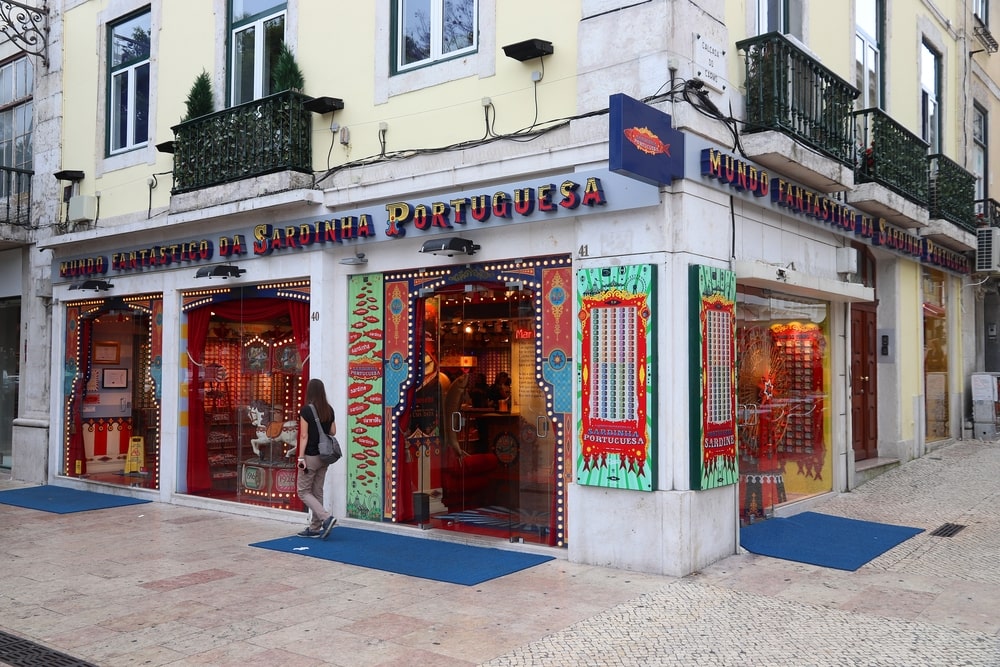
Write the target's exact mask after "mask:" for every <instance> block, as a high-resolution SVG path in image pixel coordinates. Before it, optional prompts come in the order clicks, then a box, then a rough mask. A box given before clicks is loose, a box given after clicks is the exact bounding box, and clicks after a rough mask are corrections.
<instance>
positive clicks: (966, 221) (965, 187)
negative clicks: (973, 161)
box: [927, 153, 976, 233]
mask: <svg viewBox="0 0 1000 667" xmlns="http://www.w3.org/2000/svg"><path fill="white" fill-rule="evenodd" d="M927 161H928V167H929V169H928V175H929V177H930V179H929V180H930V216H931V218H941V219H944V220H948V221H949V222H953V223H955V224H956V225H957V226H959V227H961V228H962V229H964V230H966V231H969V232H972V233H975V230H976V213H975V198H976V177H975V176H974V175H973V174H971V173H969V172H968V171H966V170H965V169H962V167H960V166H959V165H958V164H957V163H955V162H953V161H952V160H949V159H948V158H947V157H945V156H944V155H942V154H940V153H938V154H937V155H930V156H928V158H927Z"/></svg>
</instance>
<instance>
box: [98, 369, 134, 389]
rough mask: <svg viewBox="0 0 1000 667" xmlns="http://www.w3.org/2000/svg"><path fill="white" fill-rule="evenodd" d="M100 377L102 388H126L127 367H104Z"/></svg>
mask: <svg viewBox="0 0 1000 667" xmlns="http://www.w3.org/2000/svg"><path fill="white" fill-rule="evenodd" d="M101 377H102V378H103V380H102V382H101V386H102V387H103V388H104V389H128V369H127V368H105V369H104V372H103V373H102V374H101Z"/></svg>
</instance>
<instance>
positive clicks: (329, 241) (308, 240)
mask: <svg viewBox="0 0 1000 667" xmlns="http://www.w3.org/2000/svg"><path fill="white" fill-rule="evenodd" d="M659 203H660V193H659V189H658V188H657V187H656V186H655V185H651V184H648V183H643V182H640V181H636V180H634V179H631V178H628V177H625V176H621V175H618V174H615V173H612V172H611V171H607V170H602V171H596V172H588V173H579V174H569V175H566V176H562V177H557V178H552V179H546V180H543V181H540V182H519V183H514V184H509V185H504V186H498V187H495V188H488V189H481V190H470V191H465V192H459V193H455V194H451V195H448V196H442V197H435V198H431V199H429V200H395V201H391V202H388V203H386V204H385V205H384V206H382V207H381V211H379V212H378V213H375V211H376V210H378V209H374V208H373V209H371V210H355V211H346V212H344V213H341V214H337V215H335V216H331V217H327V218H319V219H317V218H313V219H305V220H296V221H291V222H287V223H284V224H263V223H262V224H259V225H256V226H254V227H253V228H251V229H249V230H239V231H236V232H233V233H228V234H220V235H218V236H216V237H214V238H212V239H209V238H204V237H197V238H187V239H180V240H176V241H172V242H169V243H163V244H156V245H145V246H133V247H127V248H118V249H114V250H112V251H110V252H109V253H107V254H101V255H91V256H86V257H79V258H68V259H64V260H61V261H59V262H58V263H57V264H54V265H53V280H56V281H58V280H72V279H75V278H80V277H85V276H93V275H103V274H109V273H110V274H118V275H121V274H128V273H139V272H143V271H150V270H158V269H169V268H179V267H184V266H190V265H194V264H199V263H206V262H212V261H217V260H218V259H223V260H225V259H235V258H251V257H266V256H268V255H272V254H274V253H278V252H296V251H302V250H312V249H316V248H322V247H329V246H333V245H337V244H344V245H347V244H351V245H353V244H362V243H372V242H379V241H392V240H398V239H402V238H406V237H408V236H410V237H414V236H417V235H425V234H428V235H429V234H434V233H443V232H455V231H465V230H472V229H477V228H483V227H486V226H490V227H496V226H500V225H509V224H520V223H532V224H544V223H546V222H549V221H552V220H558V219H562V218H568V217H579V216H585V215H591V214H594V213H606V212H612V211H622V210H629V209H635V208H641V207H646V206H656V205H658V204H659Z"/></svg>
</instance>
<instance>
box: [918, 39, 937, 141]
mask: <svg viewBox="0 0 1000 667" xmlns="http://www.w3.org/2000/svg"><path fill="white" fill-rule="evenodd" d="M928 57H929V59H930V60H929V61H928ZM928 65H931V67H932V71H930V72H928V71H927V66H928ZM941 66H942V63H941V54H940V52H938V51H937V50H936V49H934V48H933V47H932V46H931V45H930V44H929V43H928V42H926V41H922V42H921V43H920V67H919V69H920V127H921V137H920V138H921V139H923V140H924V141H926V142H927V144H928V149H927V150H928V152H929V154H930V155H935V154H937V153H940V152H941V128H942V127H943V124H942V122H941Z"/></svg>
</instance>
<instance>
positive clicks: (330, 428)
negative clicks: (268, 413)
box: [298, 378, 337, 540]
mask: <svg viewBox="0 0 1000 667" xmlns="http://www.w3.org/2000/svg"><path fill="white" fill-rule="evenodd" d="M317 421H318V422H319V423H318V424H317ZM321 427H322V429H323V430H324V431H326V432H327V433H329V434H330V435H336V433H337V424H336V423H335V422H334V414H333V407H332V406H331V405H330V403H329V402H328V401H327V400H326V387H325V386H324V385H323V381H322V380H319V379H316V378H313V379H311V380H309V383H308V384H307V385H306V404H305V405H304V406H302V410H300V411H299V482H298V494H299V498H301V499H302V502H303V503H304V504H305V506H306V507H308V508H309V510H310V520H309V525H308V526H307V527H306V529H305V530H303V531H302V532H301V533H299V537H320V538H322V539H324V540H325V539H326V537H327V535H329V534H330V531H331V530H333V527H334V526H335V525H337V520H336V519H335V518H334V517H333V515H332V514H330V513H329V512H327V511H326V507H324V505H323V485H324V483H325V482H326V471H327V468H329V466H328V465H327V464H325V463H323V460H322V459H321V458H320V456H319V434H320V431H319V429H320V428H321Z"/></svg>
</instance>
